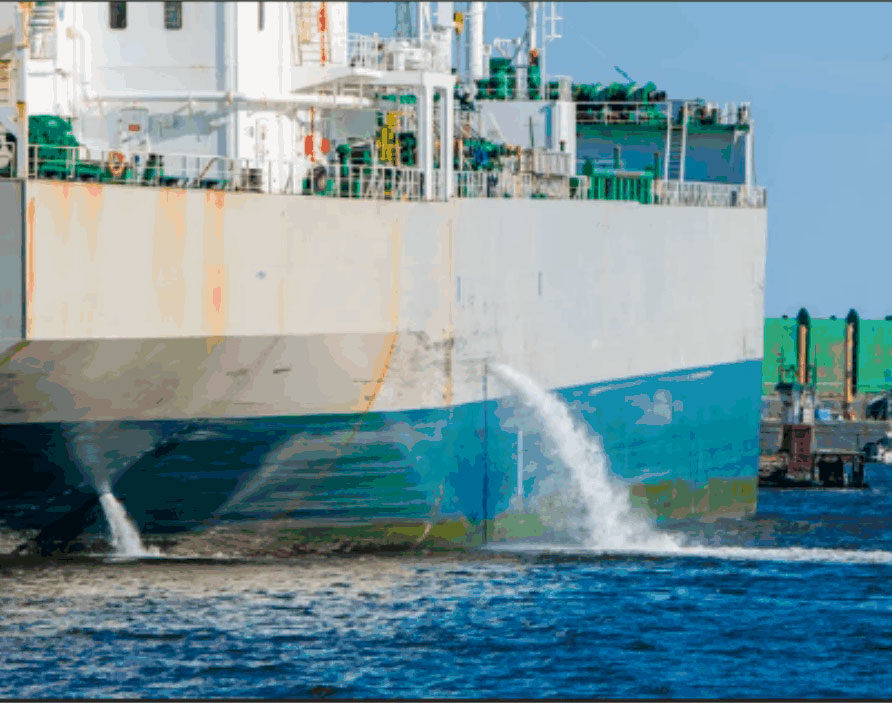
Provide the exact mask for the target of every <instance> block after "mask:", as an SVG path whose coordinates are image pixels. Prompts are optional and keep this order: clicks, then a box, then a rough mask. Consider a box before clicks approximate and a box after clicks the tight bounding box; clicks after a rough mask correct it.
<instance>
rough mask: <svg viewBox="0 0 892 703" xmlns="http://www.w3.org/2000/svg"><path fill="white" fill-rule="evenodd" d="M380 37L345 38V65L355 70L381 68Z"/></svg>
mask: <svg viewBox="0 0 892 703" xmlns="http://www.w3.org/2000/svg"><path fill="white" fill-rule="evenodd" d="M381 43H382V40H381V37H379V36H378V35H377V34H350V35H348V36H347V63H348V64H349V65H350V66H353V67H357V68H370V69H379V68H381Z"/></svg>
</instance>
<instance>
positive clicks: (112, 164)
mask: <svg viewBox="0 0 892 703" xmlns="http://www.w3.org/2000/svg"><path fill="white" fill-rule="evenodd" d="M514 165H515V166H518V167H519V164H514ZM15 173H16V171H15V168H14V163H11V164H8V165H7V167H6V168H5V169H3V170H2V171H0V175H2V176H5V177H12V176H13V175H14V174H15ZM431 175H432V181H431V183H430V185H429V186H428V185H426V184H425V182H424V176H423V173H422V171H421V169H419V168H417V167H402V166H390V165H386V164H376V165H371V164H330V163H321V164H313V163H310V162H308V161H273V160H270V161H263V162H257V161H255V160H253V159H233V158H227V157H223V156H219V155H198V154H158V153H154V152H145V151H142V152H133V151H126V150H116V149H90V148H88V147H84V146H72V147H68V146H56V145H52V144H31V145H29V147H28V176H29V178H36V179H41V178H48V179H64V180H85V181H91V180H92V181H101V182H103V183H120V184H126V185H149V186H169V187H180V188H207V189H214V190H228V191H254V192H263V193H274V194H290V195H325V196H331V197H346V198H370V199H383V200H420V199H421V198H423V197H424V196H425V193H426V191H427V188H428V187H429V188H430V196H432V197H434V198H435V199H436V198H439V199H444V197H445V193H444V192H443V183H442V171H440V170H438V169H435V170H434V171H433V173H432V174H431ZM571 178H572V179H575V183H576V185H575V187H574V188H571ZM452 179H453V180H452V189H453V196H452V197H455V198H506V197H507V198H521V199H525V198H542V197H545V198H550V199H562V200H566V199H571V198H572V199H574V200H587V199H589V198H590V195H589V187H588V185H589V179H588V178H586V177H585V176H581V175H575V176H569V175H564V174H556V173H532V172H518V171H517V170H514V169H503V170H501V171H454V172H453V176H452ZM653 202H654V203H655V204H658V205H687V206H699V207H742V208H763V207H765V202H766V191H765V189H764V188H763V187H760V186H746V185H743V184H728V183H702V182H690V181H688V182H678V181H662V180H656V181H654V182H653Z"/></svg>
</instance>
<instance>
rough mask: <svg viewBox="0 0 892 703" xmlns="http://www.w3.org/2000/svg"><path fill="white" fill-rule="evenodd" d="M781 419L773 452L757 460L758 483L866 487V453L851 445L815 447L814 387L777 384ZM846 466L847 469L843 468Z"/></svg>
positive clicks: (787, 486)
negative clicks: (779, 432)
mask: <svg viewBox="0 0 892 703" xmlns="http://www.w3.org/2000/svg"><path fill="white" fill-rule="evenodd" d="M778 391H779V392H780V393H781V398H782V401H783V403H784V421H783V424H782V425H781V437H780V444H779V447H778V449H777V451H776V452H774V453H771V454H765V455H762V456H761V457H760V460H759V485H760V486H775V487H784V488H867V483H866V482H865V480H864V464H865V463H866V456H865V453H864V451H863V450H862V449H860V448H859V447H858V446H857V442H856V446H852V447H839V446H830V447H820V448H819V447H818V443H817V437H816V433H815V423H814V387H813V386H806V385H800V384H799V383H796V382H794V383H791V384H783V385H781V384H779V385H778ZM846 466H849V467H850V471H849V472H846Z"/></svg>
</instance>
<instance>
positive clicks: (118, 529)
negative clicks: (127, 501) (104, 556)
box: [99, 491, 159, 558]
mask: <svg viewBox="0 0 892 703" xmlns="http://www.w3.org/2000/svg"><path fill="white" fill-rule="evenodd" d="M99 503H100V505H102V510H103V511H104V512H105V519H106V520H107V521H108V526H109V529H110V530H111V541H112V547H113V548H114V550H115V552H114V554H115V556H116V557H126V558H137V557H150V556H158V554H159V552H158V551H157V550H156V549H151V550H149V549H146V548H145V546H143V543H142V539H140V536H139V530H138V529H137V527H136V524H135V523H134V522H133V520H132V519H131V518H130V516H129V515H128V514H127V511H126V510H125V509H124V506H123V505H121V503H120V501H118V499H117V498H115V497H114V496H113V495H112V494H111V493H110V492H109V491H104V492H102V493H101V494H100V495H99Z"/></svg>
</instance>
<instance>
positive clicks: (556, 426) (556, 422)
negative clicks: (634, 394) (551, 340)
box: [490, 364, 892, 564]
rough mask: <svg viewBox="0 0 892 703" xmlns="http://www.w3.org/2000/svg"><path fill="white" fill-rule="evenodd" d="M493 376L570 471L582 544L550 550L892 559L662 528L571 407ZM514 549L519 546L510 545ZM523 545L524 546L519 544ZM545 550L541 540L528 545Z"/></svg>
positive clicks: (507, 370)
mask: <svg viewBox="0 0 892 703" xmlns="http://www.w3.org/2000/svg"><path fill="white" fill-rule="evenodd" d="M490 368H491V370H492V373H493V375H494V376H495V377H496V378H498V379H499V380H500V381H502V382H503V383H504V384H505V385H506V386H507V387H508V388H510V389H511V390H512V391H513V392H514V393H516V394H517V396H518V397H519V398H520V400H521V401H522V402H523V403H524V404H525V405H526V406H527V407H529V408H530V409H531V410H532V411H533V413H534V414H535V416H536V419H537V420H538V422H539V424H541V426H542V429H544V431H545V436H546V443H545V446H544V450H545V451H546V453H548V454H550V455H551V457H552V458H553V459H555V460H556V461H558V462H559V463H560V464H561V465H562V466H563V467H565V468H566V469H567V471H568V478H569V479H570V480H569V484H568V485H565V486H564V487H563V494H564V495H563V505H564V507H565V508H566V509H567V510H568V511H570V513H571V514H572V515H573V516H575V519H576V520H577V521H578V523H579V528H580V529H578V530H576V532H575V535H576V537H577V541H578V544H577V545H574V546H568V545H552V546H549V547H548V550H549V551H564V552H566V551H573V550H577V551H589V552H592V551H594V552H621V553H631V554H642V555H663V556H682V557H711V558H720V559H735V560H756V561H798V562H802V561H804V562H837V563H839V562H842V563H886V564H888V563H892V552H889V551H884V550H854V549H820V548H818V549H815V548H801V547H787V548H760V547H755V548H751V547H737V546H734V547H731V546H728V547H722V546H718V547H716V546H706V545H700V544H695V543H692V542H690V541H687V540H684V539H683V538H681V537H680V536H677V535H671V534H668V533H665V532H661V531H659V530H658V529H657V528H656V527H655V526H654V525H653V524H652V522H651V521H650V520H649V519H648V517H647V516H646V515H643V514H641V513H640V512H637V511H635V510H634V509H633V506H632V504H631V501H630V500H629V489H628V486H627V485H626V484H624V483H623V482H622V481H620V480H619V479H617V478H616V477H614V476H613V475H612V474H611V473H610V462H609V459H608V457H607V455H606V453H605V452H604V447H603V444H602V442H601V438H600V436H599V435H598V434H597V433H595V432H593V431H592V430H591V429H590V428H589V427H588V425H587V424H585V423H584V422H582V421H578V420H576V419H574V417H573V413H572V410H571V408H570V407H569V406H568V405H567V404H566V403H564V402H563V401H562V400H561V399H560V398H558V397H557V396H556V395H555V394H553V393H549V392H548V391H547V390H545V389H544V388H542V387H541V386H539V385H538V384H537V383H536V382H535V381H533V379H531V378H529V377H528V376H526V375H524V374H522V373H521V372H519V371H517V370H516V369H513V368H511V367H510V366H506V365H504V364H494V365H492V366H491V367H490ZM508 548H509V549H512V550H515V549H517V547H516V546H513V547H508ZM520 548H521V549H525V547H520ZM531 548H532V549H542V547H541V546H535V547H531Z"/></svg>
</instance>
